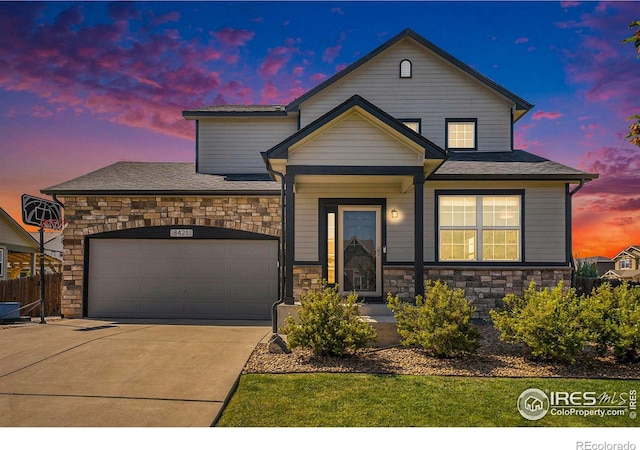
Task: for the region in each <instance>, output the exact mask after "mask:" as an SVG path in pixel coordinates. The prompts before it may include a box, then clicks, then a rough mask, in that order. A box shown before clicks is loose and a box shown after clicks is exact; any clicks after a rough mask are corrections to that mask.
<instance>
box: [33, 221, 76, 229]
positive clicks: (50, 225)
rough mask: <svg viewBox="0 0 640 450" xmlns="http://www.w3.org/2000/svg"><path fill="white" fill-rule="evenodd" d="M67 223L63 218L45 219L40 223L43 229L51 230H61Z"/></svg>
mask: <svg viewBox="0 0 640 450" xmlns="http://www.w3.org/2000/svg"><path fill="white" fill-rule="evenodd" d="M67 225H69V222H67V221H66V220H64V219H47V220H43V221H42V222H41V223H40V226H41V227H42V228H43V229H45V230H51V231H62V230H64V229H65V228H67Z"/></svg>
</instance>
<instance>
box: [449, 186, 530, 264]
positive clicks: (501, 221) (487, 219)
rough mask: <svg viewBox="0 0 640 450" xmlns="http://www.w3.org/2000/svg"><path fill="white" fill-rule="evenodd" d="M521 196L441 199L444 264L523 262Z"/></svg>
mask: <svg viewBox="0 0 640 450" xmlns="http://www.w3.org/2000/svg"><path fill="white" fill-rule="evenodd" d="M521 201H522V197H521V196H520V195H440V196H439V197H438V211H439V247H438V248H439V259H440V261H520V259H521V254H520V253H521V252H520V248H521V240H522V236H521V228H522V226H521V214H520V210H521Z"/></svg>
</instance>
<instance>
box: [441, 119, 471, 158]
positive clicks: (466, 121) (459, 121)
mask: <svg viewBox="0 0 640 450" xmlns="http://www.w3.org/2000/svg"><path fill="white" fill-rule="evenodd" d="M450 123H472V124H473V147H451V146H450V145H449V124H450ZM444 142H445V148H446V150H453V151H462V152H464V151H469V152H470V151H477V150H478V118H477V117H469V118H446V119H445V125H444Z"/></svg>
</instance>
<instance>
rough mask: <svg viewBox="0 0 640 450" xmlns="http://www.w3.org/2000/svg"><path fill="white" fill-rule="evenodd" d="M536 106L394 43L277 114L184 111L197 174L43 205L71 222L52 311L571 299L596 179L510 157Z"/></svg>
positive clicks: (154, 178)
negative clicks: (339, 300)
mask: <svg viewBox="0 0 640 450" xmlns="http://www.w3.org/2000/svg"><path fill="white" fill-rule="evenodd" d="M532 107H533V106H532V105H531V104H530V103H528V102H526V101H525V100H523V99H522V98H520V97H518V96H517V95H515V94H514V93H512V92H510V91H508V90H507V89H505V88H504V87H502V86H499V85H498V84H496V83H495V82H493V81H491V80H489V79H488V78H486V77H485V76H483V75H481V74H480V73H478V72H477V71H476V70H474V69H473V68H471V67H469V66H468V65H466V64H464V63H463V62H461V61H459V60H458V59H456V58H455V57H453V56H451V55H450V54H448V53H446V52H445V51H443V50H442V49H440V48H438V47H436V46H435V45H434V44H432V43H431V42H429V41H427V40H426V39H424V38H423V37H421V36H419V35H417V34H416V33H414V32H413V31H411V30H405V31H403V32H402V33H400V34H398V35H397V36H395V37H394V38H392V39H391V40H389V41H388V42H386V43H385V44H383V45H382V46H380V47H378V48H377V49H375V50H374V51H372V52H371V53H369V54H367V55H366V56H364V57H363V58H361V59H360V60H358V61H356V62H355V63H353V64H352V65H350V66H348V67H347V68H345V69H344V70H342V71H341V72H339V73H337V74H336V75H334V76H333V77H331V78H329V79H327V80H326V81H325V82H323V83H321V84H320V85H318V86H317V87H315V88H314V89H312V90H310V91H308V92H307V93H306V94H304V95H302V96H301V97H299V98H298V99H296V100H294V101H293V102H291V103H289V104H288V105H259V106H229V105H221V106H212V107H208V108H200V109H194V110H187V111H184V112H183V116H184V117H185V118H186V119H187V120H194V121H195V125H196V142H195V147H196V161H195V165H194V164H181V163H116V164H114V165H111V166H108V167H106V168H103V169H100V170H98V171H96V172H93V173H91V174H87V175H84V176H82V177H79V178H77V179H74V180H71V181H68V182H65V183H62V184H59V185H57V186H53V187H50V188H47V189H44V190H43V191H42V192H44V193H47V194H57V195H58V196H59V197H64V202H65V204H66V208H65V219H66V220H67V221H68V222H69V223H70V224H69V226H68V227H67V228H66V229H65V231H64V246H65V288H64V298H63V302H62V312H63V314H65V316H67V317H81V316H89V317H100V316H110V317H191V318H236V319H237V318H261V319H262V318H269V317H270V314H271V305H272V303H273V302H275V301H276V300H278V299H279V298H281V299H282V300H283V302H284V306H282V307H283V308H285V307H287V306H288V305H292V304H294V302H295V301H297V300H298V299H299V296H300V294H301V293H302V292H304V291H305V290H307V289H309V288H311V287H313V286H314V285H317V283H318V281H319V280H327V282H329V283H335V284H338V285H339V286H340V289H341V290H342V291H351V290H352V289H353V290H355V291H356V292H357V293H358V294H359V295H360V297H362V298H363V299H364V300H365V301H366V302H377V303H381V302H383V301H384V299H385V297H386V294H387V293H388V292H392V293H397V294H399V295H400V296H401V297H403V298H405V299H412V298H413V297H414V296H415V295H416V294H421V293H422V292H423V290H424V280H426V279H442V280H445V281H447V282H449V284H450V285H451V286H453V287H460V288H463V289H465V291H466V295H467V298H469V299H470V300H471V301H472V302H473V304H474V305H475V306H476V308H477V315H478V316H480V317H486V316H487V314H488V311H489V310H490V309H491V308H493V307H494V306H495V305H496V303H498V302H500V301H501V299H502V298H503V297H504V295H505V294H508V293H511V292H515V293H521V292H522V290H523V289H524V288H526V286H528V285H529V283H530V282H531V281H535V282H536V283H537V284H538V285H544V286H551V285H555V284H556V283H557V282H558V281H560V280H564V281H565V283H566V284H569V283H570V279H571V273H572V268H571V260H572V257H571V255H572V246H571V199H572V196H573V194H574V193H575V192H577V191H578V189H579V188H581V187H582V186H583V184H584V183H585V182H587V181H590V180H592V179H594V178H596V177H597V175H596V174H590V173H585V172H582V171H580V170H577V169H573V168H570V167H567V166H564V165H561V164H558V163H555V162H553V161H550V160H548V159H545V158H542V157H539V156H535V155H532V154H530V153H527V152H525V151H522V150H516V149H514V148H513V140H514V139H513V135H514V124H515V122H516V121H517V120H519V119H520V118H521V117H522V116H523V115H524V114H526V113H527V112H528V111H529V110H530V109H531V108H532ZM281 205H284V208H283V211H281ZM279 237H282V244H283V245H282V252H281V254H282V258H281V263H280V267H281V268H282V269H283V272H284V273H283V276H282V277H279V276H278V275H279V274H278V264H277V262H278V254H279V253H280V252H279V245H278V242H279V241H278V238H279Z"/></svg>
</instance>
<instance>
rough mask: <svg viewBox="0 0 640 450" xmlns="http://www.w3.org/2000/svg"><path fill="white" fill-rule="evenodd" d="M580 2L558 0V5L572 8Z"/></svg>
mask: <svg viewBox="0 0 640 450" xmlns="http://www.w3.org/2000/svg"><path fill="white" fill-rule="evenodd" d="M579 5H580V2H575V1H565V2H560V6H561V7H562V8H573V7H576V6H579Z"/></svg>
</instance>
